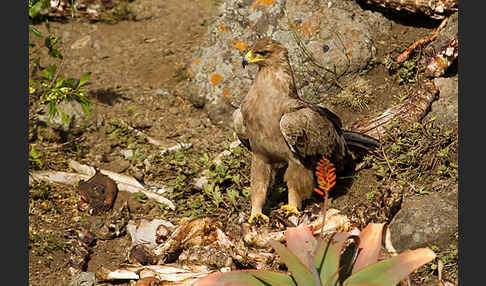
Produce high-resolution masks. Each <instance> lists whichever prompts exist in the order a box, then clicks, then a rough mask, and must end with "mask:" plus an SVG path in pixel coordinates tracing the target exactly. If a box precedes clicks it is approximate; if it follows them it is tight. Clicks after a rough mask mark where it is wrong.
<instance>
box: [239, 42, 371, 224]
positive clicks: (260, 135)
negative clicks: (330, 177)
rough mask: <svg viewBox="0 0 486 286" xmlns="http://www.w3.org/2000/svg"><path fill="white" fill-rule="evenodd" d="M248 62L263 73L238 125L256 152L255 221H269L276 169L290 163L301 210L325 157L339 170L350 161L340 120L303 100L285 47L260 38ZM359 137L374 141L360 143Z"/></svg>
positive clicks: (295, 202) (291, 197)
mask: <svg viewBox="0 0 486 286" xmlns="http://www.w3.org/2000/svg"><path fill="white" fill-rule="evenodd" d="M249 63H256V64H257V65H258V67H259V69H258V73H257V75H256V77H255V79H254V81H253V85H252V86H251V88H250V90H249V92H248V95H247V96H246V97H245V99H244V100H243V102H242V104H241V107H240V108H239V109H237V110H235V112H234V114H233V123H234V128H235V131H236V133H237V135H238V137H239V138H240V140H241V141H242V142H243V143H244V144H245V145H246V146H247V147H248V148H250V149H251V151H252V153H253V157H252V164H251V216H250V221H251V220H252V219H253V218H254V217H256V216H262V217H263V218H264V219H266V220H268V218H266V217H265V216H264V215H262V213H261V211H262V207H263V204H264V202H265V198H266V195H267V190H268V188H269V186H270V183H271V178H272V177H273V172H274V170H275V169H276V168H277V167H281V166H284V165H287V169H286V171H285V175H284V180H285V182H286V183H287V187H288V204H289V206H290V208H291V209H293V210H295V211H297V208H300V207H301V205H302V200H303V199H306V198H309V197H310V196H311V194H312V191H313V189H314V186H315V178H314V170H313V168H314V166H315V163H317V161H318V160H319V159H320V157H322V156H325V157H326V158H328V159H329V160H330V161H331V162H332V163H333V164H334V165H335V167H336V171H337V172H340V171H343V170H344V168H345V167H346V165H347V163H349V162H351V159H350V157H349V153H348V149H347V144H346V139H345V138H346V136H345V134H344V133H343V131H342V130H341V120H340V119H339V117H337V116H336V115H335V114H333V113H332V112H331V111H329V110H328V109H326V108H324V107H323V106H321V105H314V104H311V103H308V102H306V101H304V100H302V99H300V98H299V96H298V93H297V90H296V87H295V83H294V78H293V73H292V69H291V67H290V63H289V59H288V52H287V49H286V48H285V47H284V46H282V45H281V44H280V43H278V42H276V41H274V40H271V39H268V38H265V39H260V40H257V41H256V42H255V43H253V45H252V46H250V47H249V49H248V52H247V54H246V56H245V58H244V60H243V66H245V65H246V64H249ZM348 134H351V133H349V132H348ZM352 135H353V136H350V137H352V138H354V139H355V141H358V142H357V143H361V144H362V145H364V146H366V145H367V143H368V144H371V145H375V144H377V141H376V140H375V141H373V139H372V138H369V137H368V138H366V137H365V136H364V135H357V134H354V133H353V134H352ZM360 136H362V137H363V138H364V139H368V140H369V142H367V141H366V140H364V141H365V142H360V141H361V139H363V138H361V137H360ZM356 138H357V139H356Z"/></svg>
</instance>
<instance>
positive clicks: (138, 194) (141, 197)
mask: <svg viewBox="0 0 486 286" xmlns="http://www.w3.org/2000/svg"><path fill="white" fill-rule="evenodd" d="M134 196H135V198H136V199H137V201H138V202H139V203H141V204H145V203H146V202H147V201H148V197H147V195H146V194H144V193H142V192H136V193H135V194H134Z"/></svg>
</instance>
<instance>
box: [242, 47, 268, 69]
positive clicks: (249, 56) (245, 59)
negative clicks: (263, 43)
mask: <svg viewBox="0 0 486 286" xmlns="http://www.w3.org/2000/svg"><path fill="white" fill-rule="evenodd" d="M263 60H264V59H260V58H254V57H253V53H252V51H251V50H249V51H248V52H247V53H246V54H245V56H244V57H243V61H242V62H241V65H242V66H243V68H245V67H246V66H247V65H249V64H252V63H256V62H259V61H263Z"/></svg>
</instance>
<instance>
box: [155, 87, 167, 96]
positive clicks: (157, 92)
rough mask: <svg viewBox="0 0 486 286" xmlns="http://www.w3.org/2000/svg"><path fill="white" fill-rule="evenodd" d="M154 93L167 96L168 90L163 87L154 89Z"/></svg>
mask: <svg viewBox="0 0 486 286" xmlns="http://www.w3.org/2000/svg"><path fill="white" fill-rule="evenodd" d="M155 94H156V95H162V96H169V92H168V91H166V90H163V89H156V90H155Z"/></svg>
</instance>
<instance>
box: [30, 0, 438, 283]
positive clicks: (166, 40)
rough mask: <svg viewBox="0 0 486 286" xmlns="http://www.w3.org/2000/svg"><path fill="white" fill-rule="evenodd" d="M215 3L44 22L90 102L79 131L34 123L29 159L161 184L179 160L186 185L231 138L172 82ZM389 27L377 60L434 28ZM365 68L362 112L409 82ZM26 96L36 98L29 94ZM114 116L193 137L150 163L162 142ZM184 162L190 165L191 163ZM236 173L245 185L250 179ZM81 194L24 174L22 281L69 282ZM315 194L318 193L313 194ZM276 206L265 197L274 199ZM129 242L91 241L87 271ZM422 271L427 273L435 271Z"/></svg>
mask: <svg viewBox="0 0 486 286" xmlns="http://www.w3.org/2000/svg"><path fill="white" fill-rule="evenodd" d="M217 5H218V1H212V0H202V1H191V0H177V1H175V0H145V1H141V0H140V1H139V0H136V1H133V2H132V3H130V4H129V6H128V7H129V11H130V13H131V20H124V21H118V22H116V23H105V22H96V23H91V22H88V21H87V20H86V19H83V18H74V19H70V20H69V21H67V22H66V23H60V22H51V30H52V32H53V33H54V34H57V35H59V36H61V37H62V47H63V51H62V52H63V55H64V61H63V63H62V71H63V73H64V74H65V75H66V76H68V77H75V78H79V77H80V76H81V75H82V74H83V73H85V72H87V71H90V72H92V75H91V79H90V81H89V85H88V86H87V87H88V89H89V96H90V98H91V99H92V102H93V105H92V111H91V115H90V116H89V118H88V121H89V122H90V124H89V126H88V127H87V128H86V129H85V130H82V131H81V132H80V133H78V134H67V135H66V134H65V135H59V134H58V133H56V132H55V131H53V130H52V129H50V128H48V127H46V126H42V125H38V126H31V127H30V128H31V130H30V132H31V133H32V134H31V142H30V144H31V146H32V145H35V147H36V150H37V151H38V152H39V153H41V154H42V156H41V158H40V159H41V161H42V162H43V164H42V165H41V166H39V165H35V164H31V165H30V168H31V169H42V170H58V171H66V172H72V171H73V170H71V169H70V168H69V166H68V160H69V159H75V160H77V161H79V162H82V163H84V164H88V165H91V166H94V167H97V168H102V169H108V170H112V171H115V172H125V173H126V174H129V175H132V176H134V177H136V178H138V179H140V180H141V181H147V182H148V181H149V182H156V183H157V182H158V183H161V184H168V183H170V182H173V181H174V180H176V179H178V178H180V176H179V175H180V172H181V170H182V171H183V172H185V173H184V174H186V175H187V176H186V177H185V182H183V183H181V184H183V186H188V185H190V184H191V183H192V181H191V180H192V179H194V178H195V177H197V176H198V175H199V173H200V171H201V170H203V169H204V167H205V165H204V164H203V163H201V160H200V158H203V157H204V156H207V158H210V159H213V158H214V157H215V156H216V154H218V153H220V152H222V151H223V150H225V149H226V148H227V147H228V143H229V142H231V141H232V140H233V139H234V136H233V133H232V131H231V130H228V129H225V128H222V127H219V126H215V125H213V124H212V123H211V122H210V120H209V119H208V117H207V115H206V113H205V112H204V111H203V110H202V109H198V108H195V107H194V106H193V105H192V104H190V103H189V102H188V101H187V99H186V98H187V97H186V94H185V93H184V91H183V90H178V89H177V86H178V84H179V83H180V82H181V81H183V80H185V79H186V78H187V75H186V65H187V63H189V61H190V60H191V56H192V52H193V49H194V48H195V47H197V46H198V45H199V44H200V43H201V42H202V40H203V37H204V34H205V32H206V30H207V27H208V24H209V23H210V21H211V18H212V17H213V16H215V15H216V13H217ZM39 29H40V30H42V29H44V27H39ZM394 29H395V33H394V34H395V35H396V37H394V39H388V38H386V39H378V41H377V43H376V44H377V51H378V52H379V54H378V55H377V59H378V60H383V59H384V57H385V56H386V55H393V56H396V55H398V54H399V53H400V52H401V51H403V50H404V49H406V48H407V47H408V46H409V45H410V44H412V43H413V42H414V41H415V40H417V39H421V38H424V37H426V36H429V35H431V33H433V27H426V28H422V27H413V26H409V25H403V24H401V23H394ZM43 31H45V30H43ZM32 40H33V41H36V40H37V39H32ZM362 76H363V77H364V78H366V79H367V80H368V81H369V83H370V85H371V88H372V89H373V90H374V94H373V100H372V102H371V104H370V105H369V108H368V109H365V110H362V111H361V112H359V113H358V116H359V117H365V116H370V115H373V114H376V112H377V111H381V110H384V109H386V108H387V107H389V106H391V105H393V104H396V103H397V102H399V101H400V98H399V97H398V96H397V97H390V96H389V95H390V94H404V93H406V92H408V88H409V87H406V86H405V87H404V86H401V85H398V84H397V83H396V81H395V80H393V79H391V77H390V75H389V73H388V70H387V69H386V68H385V67H384V66H383V65H377V66H376V67H375V66H373V67H370V70H369V71H368V72H366V73H363V75H362ZM31 105H32V107H33V106H35V103H31ZM335 110H336V112H337V113H338V114H339V115H340V116H341V117H342V119H343V122H344V124H345V125H347V124H350V123H352V122H354V121H355V120H356V119H357V118H356V112H355V111H353V110H351V109H349V108H345V107H339V106H335ZM120 119H121V120H123V121H125V122H126V123H127V124H128V125H129V126H131V127H133V128H136V129H138V130H140V131H142V132H144V133H145V134H147V135H148V136H150V137H153V138H155V139H157V140H159V141H160V142H161V143H162V144H163V145H164V146H166V147H170V146H173V145H175V144H177V143H181V142H182V143H191V144H192V147H191V148H189V149H188V150H185V151H184V152H182V153H183V154H184V158H183V159H181V158H179V157H177V155H174V156H172V155H171V156H168V157H165V158H160V159H158V160H155V161H153V163H152V166H151V167H150V170H147V168H146V166H145V165H144V163H143V161H144V159H145V158H147V157H148V156H149V155H150V154H153V153H155V152H156V151H158V150H159V148H157V147H156V146H153V145H151V144H148V143H146V142H141V141H139V140H138V141H137V138H135V136H133V134H132V133H130V132H127V131H126V130H125V131H123V130H122V129H121V128H119V127H117V125H116V120H120ZM142 141H143V140H142ZM126 149H132V150H135V149H136V150H138V151H136V152H139V153H137V154H138V156H139V157H138V158H135V159H131V160H130V159H126V158H124V156H123V155H122V154H121V153H120V151H121V150H126ZM179 154H180V153H179ZM242 162H243V163H244V164H243V165H241V172H242V175H243V176H248V170H249V168H248V166H249V161H248V157H242ZM191 168H193V170H192V171H190V170H188V169H191ZM372 172H373V171H372V170H370V169H365V170H364V171H361V174H362V176H360V177H359V178H358V179H357V180H356V181H355V184H352V185H351V186H347V187H346V188H345V189H347V190H348V191H347V193H348V194H349V196H348V197H347V199H343V197H346V196H340V197H338V198H336V199H334V201H333V202H331V206H333V207H336V208H346V207H348V208H349V207H351V206H354V205H356V204H358V203H360V202H363V201H366V200H367V198H366V194H367V193H368V192H370V189H372V188H373V186H376V185H377V184H378V182H377V180H376V177H374V176H373V175H372ZM243 182H244V183H246V186H248V184H247V182H248V180H246V181H243ZM192 195H197V194H196V193H195V191H194V190H189V189H188V190H187V191H184V192H182V193H180V194H174V195H173V196H172V197H171V199H174V200H177V204H178V206H182V207H179V208H178V209H177V211H175V212H173V211H168V210H167V209H163V208H159V207H158V206H157V205H156V204H155V203H154V202H153V201H150V200H149V201H148V202H143V201H141V200H139V199H137V198H136V197H135V196H134V195H132V194H128V193H124V192H120V193H119V195H118V198H117V201H116V203H115V207H114V208H116V207H117V206H119V205H121V202H122V201H128V203H129V207H130V211H131V215H132V216H133V217H161V218H164V219H168V220H171V221H177V220H178V219H180V218H181V217H183V216H187V215H188V211H189V210H188V209H184V206H185V207H186V208H188V206H190V199H189V197H190V196H192ZM78 198H79V194H78V192H77V188H76V187H75V186H65V185H60V184H52V183H51V184H47V183H39V184H31V186H30V190H29V235H30V237H29V238H30V244H29V285H32V286H37V285H43V286H54V285H69V283H70V281H71V276H70V275H69V273H68V267H69V259H70V255H71V252H70V250H69V249H70V247H69V240H70V239H71V238H73V234H72V232H71V231H70V230H72V229H73V227H74V226H76V225H80V224H86V223H88V222H89V221H90V219H89V218H88V217H89V216H90V215H88V214H86V213H83V212H81V211H79V210H78V209H77V202H78ZM315 199H316V200H319V199H320V198H319V197H318V196H316V197H315ZM178 200H181V201H180V202H179V201H178ZM333 204H334V205H333ZM238 206H239V209H234V208H233V209H232V208H224V207H220V208H216V209H214V210H212V211H211V212H210V211H207V214H211V215H215V213H218V212H219V216H221V217H225V215H228V216H227V218H226V219H228V218H229V217H232V216H235V215H236V214H238V213H239V212H244V213H245V215H246V217H248V210H249V198H248V197H245V196H240V199H239V201H238ZM276 207H277V206H271V208H272V209H273V208H276ZM205 212H206V209H203V208H202V209H201V211H200V212H195V213H196V214H197V215H204V214H206V213H205ZM129 244H130V238H129V236H128V235H122V236H121V237H119V238H116V239H112V240H99V241H97V243H96V245H95V246H94V247H93V252H92V254H91V256H90V260H89V262H88V266H87V269H86V271H92V272H95V271H96V270H97V269H98V268H99V267H100V266H104V267H106V268H109V269H115V268H116V267H118V266H119V265H120V264H122V263H123V262H125V261H126V252H127V249H128V246H129ZM426 275H432V272H429V273H427V274H426ZM422 278H423V277H422ZM431 279H436V277H433V276H432V278H431ZM417 281H420V279H419V278H417ZM417 283H418V284H417V285H419V284H420V283H421V282H417ZM435 283H436V282H434V283H432V284H434V285H435ZM97 285H112V284H111V283H99V284H97ZM116 285H131V284H129V283H128V282H126V283H117V284H116ZM422 285H425V284H422Z"/></svg>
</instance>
